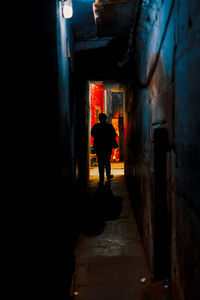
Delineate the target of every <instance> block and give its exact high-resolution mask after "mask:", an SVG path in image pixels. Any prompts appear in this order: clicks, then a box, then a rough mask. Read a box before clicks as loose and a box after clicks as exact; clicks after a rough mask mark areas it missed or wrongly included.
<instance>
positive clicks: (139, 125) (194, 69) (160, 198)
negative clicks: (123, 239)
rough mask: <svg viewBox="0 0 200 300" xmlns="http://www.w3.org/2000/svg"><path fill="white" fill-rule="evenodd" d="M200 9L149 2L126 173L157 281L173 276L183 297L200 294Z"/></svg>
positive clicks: (131, 101) (194, 4)
mask: <svg viewBox="0 0 200 300" xmlns="http://www.w3.org/2000/svg"><path fill="white" fill-rule="evenodd" d="M198 5H199V4H198V1H197V0H196V1H186V0H184V1H180V0H176V1H173V0H170V1H169V0H166V1H158V0H157V1H156V0H154V1H143V5H142V8H141V15H140V20H139V24H138V28H137V37H136V45H135V50H136V59H135V62H136V63H135V68H136V72H135V74H136V80H134V82H137V84H135V88H134V90H132V82H130V86H129V90H128V95H127V97H128V105H127V107H126V110H127V120H128V124H127V130H128V134H127V137H128V139H127V145H126V147H127V151H126V153H127V154H126V160H127V166H126V173H127V179H128V181H129V182H131V184H130V186H131V185H132V186H133V183H134V190H135V193H137V195H138V196H139V199H140V200H139V201H138V202H135V200H134V199H133V200H134V201H133V203H134V206H135V209H136V214H137V219H138V222H139V227H140V230H141V232H142V235H143V240H144V244H145V246H146V249H147V250H146V252H147V257H148V260H149V265H150V267H151V270H152V272H153V274H154V277H155V279H161V278H162V277H167V276H168V277H169V276H170V275H169V274H171V276H172V281H173V293H174V299H181V300H182V299H198V298H199V296H200V290H199V284H198V280H199V276H200V259H199V253H200V222H199V221H200V220H199V218H200V214H199V211H200V210H199V208H200V202H199V199H200V197H199V195H200V190H199V188H200V176H199V162H200V155H199V153H200V143H199V141H198V135H199V134H198V133H199V130H200V118H199V112H200V102H199V89H198V80H199V79H198V78H199V76H200V71H199V70H200V55H199V49H200V35H199V32H200V10H199V7H198ZM132 74H133V76H134V71H132ZM163 236H164V237H163ZM160 241H162V242H163V243H164V244H165V248H164V247H163V248H162V246H161V245H160ZM166 248H167V250H166ZM162 260H166V261H167V263H166V264H163V263H162ZM159 263H160V264H161V265H162V264H163V269H165V271H164V273H162V272H161V270H160V269H159V267H158V264H159ZM167 264H168V265H169V264H170V268H169V266H167Z"/></svg>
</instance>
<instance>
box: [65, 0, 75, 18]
mask: <svg viewBox="0 0 200 300" xmlns="http://www.w3.org/2000/svg"><path fill="white" fill-rule="evenodd" d="M72 16H73V8H72V1H69V0H68V1H64V2H63V17H64V18H65V19H70V18H71V17H72Z"/></svg>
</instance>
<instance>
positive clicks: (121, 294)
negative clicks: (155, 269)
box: [71, 163, 168, 300]
mask: <svg viewBox="0 0 200 300" xmlns="http://www.w3.org/2000/svg"><path fill="white" fill-rule="evenodd" d="M112 174H114V179H113V180H112V181H111V182H105V185H104V186H103V187H102V188H99V187H98V185H97V183H98V170H97V168H93V169H91V172H90V184H89V187H88V198H87V200H85V201H86V203H85V205H84V210H83V215H84V216H85V219H83V221H82V226H81V228H82V232H81V234H80V236H79V240H78V244H77V247H76V250H75V253H74V254H75V272H74V276H73V282H72V287H71V299H77V300H131V299H132V300H139V299H140V300H141V299H154V298H151V297H150V296H149V292H148V291H149V288H150V287H151V281H150V278H151V276H150V273H149V270H148V267H147V263H146V258H145V254H144V250H143V245H142V241H141V238H140V235H139V232H138V228H137V225H136V221H135V218H134V215H133V211H132V207H131V204H130V201H129V196H128V192H127V188H126V185H125V182H124V175H123V174H124V169H123V164H122V163H121V164H119V163H114V164H112ZM163 285H164V284H162V290H163ZM145 288H146V292H145ZM154 290H155V289H154ZM150 294H151V290H150ZM155 299H157V298H155ZM159 299H168V298H166V297H165V298H163V297H160V298H159Z"/></svg>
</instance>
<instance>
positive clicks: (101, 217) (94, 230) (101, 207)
mask: <svg viewBox="0 0 200 300" xmlns="http://www.w3.org/2000/svg"><path fill="white" fill-rule="evenodd" d="M121 210H122V197H119V196H114V194H113V192H112V190H111V185H110V184H109V183H108V184H106V185H105V186H102V187H99V188H98V189H97V190H96V191H95V192H94V193H93V194H92V195H88V196H87V198H86V200H85V203H83V205H82V216H81V232H82V233H84V234H86V235H88V236H93V235H98V234H101V233H102V231H103V229H104V227H105V221H108V220H116V219H118V218H119V216H120V213H121Z"/></svg>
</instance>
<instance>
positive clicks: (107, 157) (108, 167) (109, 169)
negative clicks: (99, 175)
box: [105, 152, 113, 179]
mask: <svg viewBox="0 0 200 300" xmlns="http://www.w3.org/2000/svg"><path fill="white" fill-rule="evenodd" d="M110 158H111V153H110V152H109V153H107V154H106V159H105V166H106V176H107V179H111V178H113V175H111V174H110V171H111V166H110Z"/></svg>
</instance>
